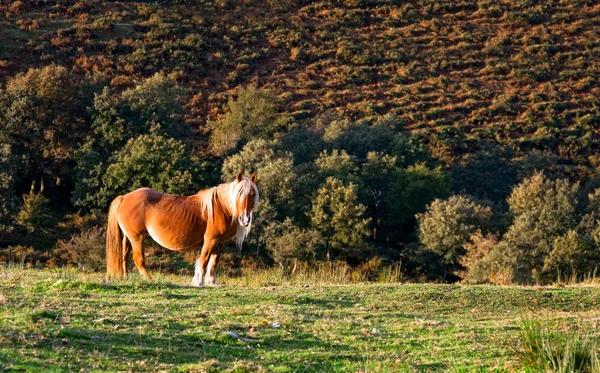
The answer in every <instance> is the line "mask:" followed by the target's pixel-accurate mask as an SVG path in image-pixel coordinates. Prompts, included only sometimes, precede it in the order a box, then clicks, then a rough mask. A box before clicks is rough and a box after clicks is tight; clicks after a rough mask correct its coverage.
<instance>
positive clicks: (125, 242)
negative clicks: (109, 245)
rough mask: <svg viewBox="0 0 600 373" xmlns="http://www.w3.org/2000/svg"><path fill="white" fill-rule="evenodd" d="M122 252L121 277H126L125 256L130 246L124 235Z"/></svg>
mask: <svg viewBox="0 0 600 373" xmlns="http://www.w3.org/2000/svg"><path fill="white" fill-rule="evenodd" d="M121 247H122V250H123V275H127V256H128V255H129V252H130V251H131V245H130V244H129V239H128V238H127V236H126V235H123V243H122V245H121Z"/></svg>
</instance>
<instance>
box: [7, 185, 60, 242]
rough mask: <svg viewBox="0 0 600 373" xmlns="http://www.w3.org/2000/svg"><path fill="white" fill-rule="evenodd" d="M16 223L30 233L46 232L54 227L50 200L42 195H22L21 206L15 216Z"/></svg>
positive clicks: (31, 193)
mask: <svg viewBox="0 0 600 373" xmlns="http://www.w3.org/2000/svg"><path fill="white" fill-rule="evenodd" d="M16 222H17V223H18V224H19V225H21V226H23V227H25V228H26V229H27V230H28V231H29V232H30V233H33V232H37V231H38V230H41V231H42V232H44V231H46V230H47V229H49V228H50V227H52V226H53V225H54V221H53V218H52V210H51V208H50V200H49V199H48V198H46V197H45V196H44V195H43V194H42V193H34V192H30V193H29V194H25V195H23V205H22V206H21V209H20V210H19V213H18V214H17V217H16Z"/></svg>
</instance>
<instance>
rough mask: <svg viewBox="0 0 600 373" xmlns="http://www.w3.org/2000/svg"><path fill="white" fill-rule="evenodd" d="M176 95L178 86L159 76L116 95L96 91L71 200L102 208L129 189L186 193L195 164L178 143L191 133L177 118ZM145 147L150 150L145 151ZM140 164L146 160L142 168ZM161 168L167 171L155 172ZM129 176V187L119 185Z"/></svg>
mask: <svg viewBox="0 0 600 373" xmlns="http://www.w3.org/2000/svg"><path fill="white" fill-rule="evenodd" d="M181 97H182V90H181V88H180V87H179V86H177V84H176V83H175V82H174V81H173V80H172V79H170V78H167V77H164V76H162V75H160V74H156V75H154V76H152V77H150V78H148V79H145V80H144V81H142V82H140V83H139V84H138V85H137V86H135V87H134V88H131V89H127V90H125V91H123V92H122V93H121V94H118V95H115V94H114V92H112V91H111V90H110V89H109V88H108V87H104V89H103V90H102V92H101V93H99V94H96V95H95V98H94V107H93V110H92V126H91V132H92V133H91V134H90V136H88V137H87V138H86V139H85V141H84V142H83V144H82V145H81V147H80V148H79V149H78V164H77V167H76V168H75V172H74V175H75V178H76V180H77V182H76V184H75V188H74V191H73V194H72V201H73V203H74V204H75V205H76V206H78V207H81V208H84V209H85V210H97V209H104V208H105V207H106V206H107V204H108V203H109V201H110V199H111V198H113V197H114V196H116V194H115V193H120V192H129V191H131V190H134V189H135V188H136V186H137V187H141V186H152V185H153V186H155V187H156V188H160V189H161V190H165V191H166V190H169V191H185V192H187V193H190V192H191V187H192V185H193V184H194V182H195V181H196V180H197V179H198V176H199V175H197V172H193V173H191V172H192V168H194V167H195V166H194V165H193V163H197V162H196V160H194V159H192V158H191V157H190V155H189V152H188V150H187V149H186V147H185V146H184V144H183V143H181V142H180V141H178V139H181V140H183V139H185V138H186V137H188V136H189V134H190V129H189V127H188V126H187V125H186V124H184V123H183V122H182V121H181V116H182V113H183V108H182V106H181ZM132 141H133V142H132ZM125 149H127V150H125ZM145 151H149V154H147V155H144V154H143V152H145ZM165 151H173V152H174V153H173V154H172V155H169V153H168V152H167V153H164V152H165ZM161 152H163V153H161ZM184 153H185V154H184ZM128 155H131V156H132V157H133V158H131V159H127V162H126V164H121V163H119V162H123V161H124V158H125V157H127V156H128ZM145 162H151V163H150V164H149V165H148V166H146V165H145ZM163 166H165V167H169V169H168V170H160V167H163ZM197 166H199V165H197ZM194 171H199V170H194ZM151 172H156V173H157V174H156V175H151V174H150V173H151ZM136 173H145V176H142V175H141V174H138V175H137V176H136V175H134V174H136ZM192 174H194V175H197V176H196V177H192ZM129 177H131V178H132V179H131V181H134V185H131V184H130V185H124V184H123V183H127V182H129V181H128V180H127V178H129ZM171 177H173V179H172V180H170V178H171ZM107 183H108V184H110V185H108V184H107ZM145 183H152V184H151V185H150V184H145ZM176 184H178V185H179V186H176Z"/></svg>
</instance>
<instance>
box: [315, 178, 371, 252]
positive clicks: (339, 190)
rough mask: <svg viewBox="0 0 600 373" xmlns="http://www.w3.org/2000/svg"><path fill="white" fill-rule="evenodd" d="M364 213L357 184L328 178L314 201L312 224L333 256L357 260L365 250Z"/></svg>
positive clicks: (366, 228)
mask: <svg viewBox="0 0 600 373" xmlns="http://www.w3.org/2000/svg"><path fill="white" fill-rule="evenodd" d="M365 210H366V207H365V206H364V205H363V204H361V203H359V202H358V186H357V185H356V184H353V183H348V184H345V183H343V182H342V181H341V180H338V179H336V178H333V177H328V178H327V179H326V180H325V183H324V184H323V185H322V186H321V187H320V188H319V190H318V191H317V193H316V195H315V198H314V200H313V205H312V209H311V212H310V216H311V224H312V226H313V227H314V228H315V229H317V230H318V231H319V232H321V234H322V235H323V237H324V238H325V240H326V245H327V250H332V251H333V253H332V254H333V255H340V254H341V253H344V255H345V256H346V257H355V258H356V257H360V256H363V255H364V254H365V251H366V250H367V243H366V241H365V239H366V237H367V236H368V224H369V219H368V218H367V219H365V218H363V214H364V212H365ZM327 255H330V252H329V251H328V252H327Z"/></svg>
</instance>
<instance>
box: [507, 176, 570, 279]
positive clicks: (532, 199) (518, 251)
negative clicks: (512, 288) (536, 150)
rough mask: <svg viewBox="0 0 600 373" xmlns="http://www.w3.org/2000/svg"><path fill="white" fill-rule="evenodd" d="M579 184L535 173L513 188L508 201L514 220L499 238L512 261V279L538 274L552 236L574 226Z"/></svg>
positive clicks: (551, 243) (551, 242) (560, 234)
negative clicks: (551, 178) (503, 242)
mask: <svg viewBox="0 0 600 373" xmlns="http://www.w3.org/2000/svg"><path fill="white" fill-rule="evenodd" d="M578 187H579V186H578V185H577V184H571V183H569V182H568V181H567V180H556V181H553V180H549V179H548V178H546V177H545V176H544V175H543V174H542V173H537V174H535V175H534V176H532V177H531V178H528V179H526V180H525V181H523V183H521V184H519V185H518V186H516V187H515V188H514V189H513V191H512V193H511V195H510V196H509V198H508V204H509V209H510V212H511V213H512V214H513V215H514V221H513V223H512V225H511V226H510V228H509V230H508V232H506V234H505V235H504V236H503V238H502V240H503V241H505V242H506V244H507V245H506V248H507V249H509V250H510V251H509V252H506V253H505V255H506V256H507V257H509V258H511V260H512V261H513V262H512V270H513V276H514V278H513V281H515V282H519V283H526V282H531V281H532V280H533V279H534V277H538V275H537V273H538V272H539V271H540V270H542V267H543V263H544V260H545V258H546V257H547V255H549V254H550V252H551V251H552V245H553V242H554V240H555V239H556V238H558V237H560V236H562V235H564V234H566V233H567V232H568V231H569V230H570V229H573V228H575V226H576V207H577V199H576V194H577V191H578Z"/></svg>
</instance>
